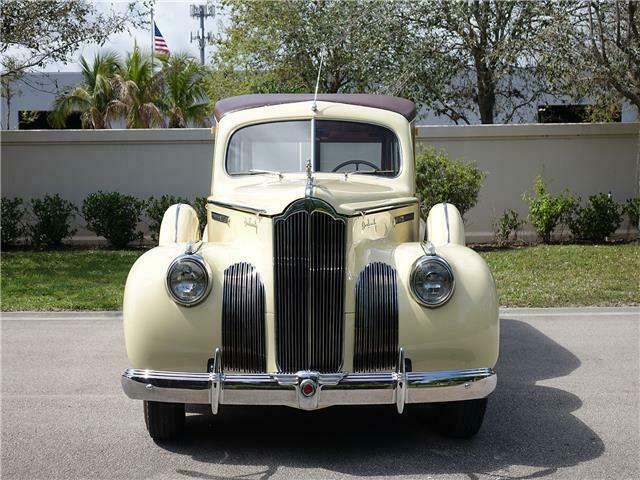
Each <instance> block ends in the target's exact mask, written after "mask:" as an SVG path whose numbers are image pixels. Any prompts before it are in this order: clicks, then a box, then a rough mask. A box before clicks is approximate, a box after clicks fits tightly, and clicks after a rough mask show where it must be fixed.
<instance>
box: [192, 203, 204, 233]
mask: <svg viewBox="0 0 640 480" xmlns="http://www.w3.org/2000/svg"><path fill="white" fill-rule="evenodd" d="M207 200H208V199H207V197H196V199H195V200H194V201H193V203H192V204H191V205H192V206H193V208H194V209H195V211H196V213H197V214H198V221H199V222H200V230H202V229H203V228H204V227H206V225H207Z"/></svg>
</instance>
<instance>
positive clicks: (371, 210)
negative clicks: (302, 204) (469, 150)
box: [207, 197, 418, 218]
mask: <svg viewBox="0 0 640 480" xmlns="http://www.w3.org/2000/svg"><path fill="white" fill-rule="evenodd" d="M305 198H306V199H307V200H316V199H317V198H316V197H309V198H307V197H305ZM297 201H299V200H295V201H294V202H293V203H295V202H297ZM207 203H209V204H211V205H217V206H219V207H222V208H229V209H231V210H238V211H240V212H245V213H253V214H254V215H259V216H261V217H267V218H272V217H279V216H282V215H284V213H272V214H267V211H266V210H264V209H261V208H254V207H249V206H247V205H238V204H235V203H225V202H219V201H217V200H207ZM325 203H326V202H325ZM417 204H418V201H417V200H411V201H402V202H397V203H393V202H391V203H385V204H384V205H379V206H377V207H370V208H362V209H359V210H355V212H356V213H354V214H345V215H342V214H337V216H339V217H341V218H355V217H360V216H363V215H369V214H371V213H382V212H388V211H390V210H395V209H396V208H402V207H408V206H411V205H417ZM290 206H291V205H289V206H287V208H285V210H284V211H285V212H286V211H287V210H288V209H289V207H290ZM334 212H335V210H334ZM334 214H335V213H334Z"/></svg>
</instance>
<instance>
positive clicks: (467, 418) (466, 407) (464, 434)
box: [435, 398, 487, 438]
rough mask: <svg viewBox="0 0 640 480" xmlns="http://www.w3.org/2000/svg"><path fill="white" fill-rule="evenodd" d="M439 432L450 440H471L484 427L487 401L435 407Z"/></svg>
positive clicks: (472, 401) (466, 401)
mask: <svg viewBox="0 0 640 480" xmlns="http://www.w3.org/2000/svg"><path fill="white" fill-rule="evenodd" d="M435 407H436V411H435V414H436V418H435V426H436V429H437V431H438V432H439V433H440V434H441V435H443V436H445V437H450V438H471V437H473V436H474V435H475V434H476V433H478V431H479V430H480V427H481V426H482V421H483V420H484V412H485V411H486V409H487V399H486V398H479V399H476V400H464V401H461V402H447V403H440V404H438V405H435Z"/></svg>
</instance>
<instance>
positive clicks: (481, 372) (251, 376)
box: [122, 349, 497, 414]
mask: <svg viewBox="0 0 640 480" xmlns="http://www.w3.org/2000/svg"><path fill="white" fill-rule="evenodd" d="M220 356H221V352H220V350H219V349H218V350H216V354H215V357H214V362H213V366H212V368H211V371H210V372H208V373H189V372H164V371H156V370H140V369H128V370H125V372H124V373H123V375H122V388H123V390H124V392H125V393H126V394H127V396H128V397H129V398H132V399H136V400H151V401H156V402H172V403H188V404H210V405H211V410H212V412H213V413H214V414H215V413H218V407H219V405H285V406H289V407H294V408H301V409H303V410H315V409H318V408H323V407H329V406H332V405H381V404H395V405H396V407H397V409H398V413H402V411H403V410H404V406H405V404H406V403H430V402H451V401H458V400H471V399H475V398H483V397H486V396H487V395H489V394H490V393H491V392H492V391H493V390H494V389H495V387H496V382H497V377H496V374H495V372H494V371H493V369H491V368H477V369H470V370H448V371H441V372H406V371H404V369H402V368H401V369H399V370H398V371H396V372H379V373H378V372H376V373H345V372H340V373H318V372H312V371H301V372H297V373H293V374H288V373H224V372H222V371H221V369H220V366H221V364H222V363H221V361H220V358H221V357H220ZM404 364H405V363H404V354H403V352H402V349H400V358H399V362H398V365H401V366H404Z"/></svg>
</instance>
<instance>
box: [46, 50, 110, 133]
mask: <svg viewBox="0 0 640 480" xmlns="http://www.w3.org/2000/svg"><path fill="white" fill-rule="evenodd" d="M80 65H81V67H82V77H83V80H84V81H83V83H81V84H80V85H78V86H76V87H74V88H73V89H72V90H71V91H70V92H68V93H64V94H62V95H60V96H59V97H58V98H56V100H55V102H54V110H53V112H52V113H51V115H50V120H51V123H52V124H53V125H54V126H56V127H60V128H62V127H64V125H65V121H66V119H67V117H68V116H69V115H70V114H71V113H72V112H74V111H80V112H81V116H80V120H81V121H82V127H83V128H94V129H98V128H110V126H111V120H112V119H113V118H114V116H115V115H116V112H115V111H114V110H113V109H112V108H111V106H112V103H113V101H114V100H115V98H116V92H115V90H114V88H113V78H114V75H115V73H116V72H117V71H118V69H119V68H120V59H119V58H118V55H116V54H115V53H113V52H105V53H97V54H96V56H95V57H94V58H93V63H92V64H91V65H90V64H89V62H87V60H86V59H85V58H84V57H80Z"/></svg>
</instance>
